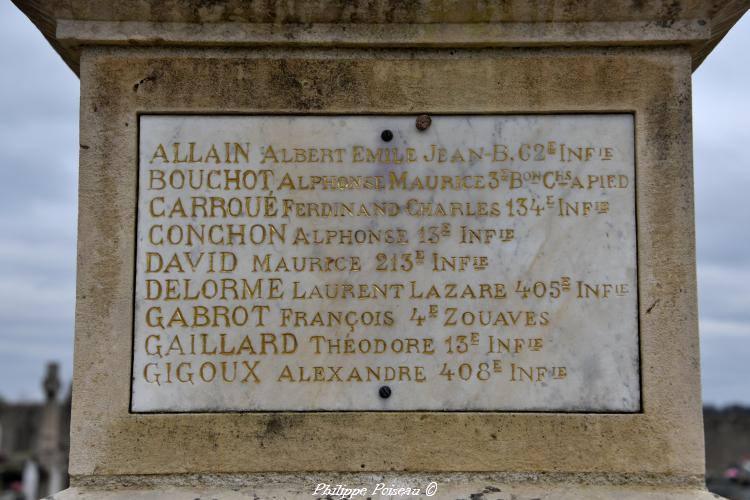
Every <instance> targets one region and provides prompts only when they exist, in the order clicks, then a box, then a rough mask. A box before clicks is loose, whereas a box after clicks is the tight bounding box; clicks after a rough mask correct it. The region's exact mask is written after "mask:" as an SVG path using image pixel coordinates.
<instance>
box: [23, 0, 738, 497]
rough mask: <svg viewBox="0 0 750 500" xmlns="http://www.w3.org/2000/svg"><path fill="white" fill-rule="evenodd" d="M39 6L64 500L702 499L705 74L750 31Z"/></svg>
mask: <svg viewBox="0 0 750 500" xmlns="http://www.w3.org/2000/svg"><path fill="white" fill-rule="evenodd" d="M18 4H19V7H20V8H21V9H23V10H24V11H25V12H26V13H27V14H28V15H29V16H30V17H31V18H32V20H33V21H34V22H35V23H36V24H37V25H38V26H39V27H40V29H41V30H42V31H43V32H44V33H45V35H46V36H47V37H48V39H49V40H50V41H51V43H52V44H53V45H54V46H55V48H56V49H57V50H58V51H59V52H60V53H61V55H62V56H63V58H64V59H65V60H66V62H68V64H69V65H70V66H71V67H72V68H73V69H74V70H75V71H76V72H77V73H78V74H79V75H80V77H81V153H80V164H81V172H80V179H81V180H80V207H79V210H80V223H79V269H78V303H77V326H76V359H75V375H74V392H73V419H72V441H71V470H70V472H71V481H72V483H71V484H72V485H73V486H72V488H71V489H69V490H66V491H65V492H63V493H61V494H60V495H59V497H60V498H78V497H82V498H103V497H107V498H131V497H132V496H133V495H144V496H145V497H154V498H166V497H168V495H174V496H175V498H181V497H182V496H184V495H194V496H201V495H212V496H220V497H227V498H232V497H237V498H244V497H247V496H248V495H249V496H250V497H252V496H253V495H256V496H257V497H261V498H292V497H294V498H296V497H311V498H312V497H315V496H317V497H325V496H326V495H331V496H336V495H338V496H341V494H342V490H336V487H337V486H336V485H345V487H349V488H354V489H356V488H364V489H365V490H366V492H365V493H366V495H365V497H366V496H373V497H377V496H378V495H381V496H382V495H383V494H391V495H394V494H399V493H398V491H397V489H398V488H411V489H412V490H411V492H412V493H413V492H414V490H415V489H419V490H420V494H423V495H426V494H432V495H434V496H436V497H437V498H467V497H469V496H471V495H484V496H483V498H511V495H515V496H516V498H710V496H709V494H708V493H707V492H705V490H704V488H703V485H702V478H703V442H702V441H703V434H702V421H701V400H700V388H699V387H700V386H699V383H700V379H699V373H698V344H697V313H696V300H695V253H694V222H693V212H692V206H693V205H692V199H693V198H692V197H693V194H692V164H691V135H690V134H691V128H690V112H691V111H690V77H691V72H692V70H693V69H694V68H695V67H697V65H698V64H699V63H700V61H701V60H702V59H703V57H705V56H706V54H707V53H708V52H709V51H710V49H711V48H712V47H713V46H714V45H715V44H716V43H718V41H719V40H720V39H721V37H722V36H723V34H724V33H726V31H727V30H728V29H729V28H730V27H731V25H732V24H733V23H734V22H735V21H736V20H737V19H738V18H739V17H740V16H741V15H742V13H743V12H744V11H745V10H746V8H747V4H746V3H745V2H728V3H726V2H710V1H703V2H676V3H675V2H670V3H663V2H649V3H647V4H637V3H632V2H606V3H604V2H602V3H597V4H577V3H560V2H542V3H541V4H538V5H533V6H532V5H529V4H527V3H526V2H506V3H504V4H502V5H489V4H483V3H465V4H464V3H460V4H459V3H456V4H447V3H443V2H421V3H415V4H413V5H410V4H402V3H400V2H389V1H386V0H383V1H377V0H375V1H371V2H362V3H353V4H348V3H343V4H342V3H338V2H328V1H322V2H316V3H309V2H296V1H290V2H278V3H269V4H263V5H260V4H256V3H254V2H233V1H227V2H217V3H210V2H209V3H201V2H190V1H174V2H156V1H154V2H151V1H146V2H139V3H136V4H130V3H123V4H118V5H113V4H111V3H109V2H78V1H75V0H68V1H48V2H25V1H19V2H18ZM378 484H380V485H381V487H380V489H379V490H377V491H375V489H376V488H377V485H378ZM343 487H344V486H342V488H343ZM391 487H393V488H394V490H388V488H391ZM326 488H328V489H326ZM405 493H406V492H405V490H404V491H402V492H401V494H405Z"/></svg>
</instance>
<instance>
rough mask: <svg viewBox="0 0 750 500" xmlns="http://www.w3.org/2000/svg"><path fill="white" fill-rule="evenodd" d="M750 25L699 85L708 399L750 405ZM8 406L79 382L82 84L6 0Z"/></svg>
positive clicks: (703, 72) (0, 304)
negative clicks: (75, 378) (53, 386)
mask: <svg viewBox="0 0 750 500" xmlns="http://www.w3.org/2000/svg"><path fill="white" fill-rule="evenodd" d="M749 51H750V16H745V18H744V19H743V20H742V21H740V23H738V25H737V26H735V28H734V29H733V30H732V31H731V32H730V33H729V35H728V36H727V37H726V38H725V39H724V40H723V41H722V42H721V44H720V45H719V46H718V48H717V49H715V50H714V52H713V53H712V54H711V55H710V56H709V58H708V60H707V61H706V62H704V63H703V65H702V66H701V67H700V69H698V71H697V72H696V73H695V75H694V78H693V83H694V88H693V105H694V108H693V109H694V111H693V117H694V134H693V135H694V140H695V182H696V220H697V234H698V242H697V244H698V279H699V296H700V317H701V320H700V326H701V349H702V356H703V358H702V365H703V367H702V372H703V391H704V401H706V402H707V403H713V404H717V405H725V404H730V403H735V402H739V403H745V404H750V204H749V203H750V202H749V201H748V200H749V199H750V93H749V92H748V88H750V64H748V62H750V60H749V59H748V52H749ZM0 68H1V69H0V397H3V398H5V399H9V400H20V399H24V400H29V399H39V398H41V397H42V392H41V378H42V376H43V372H44V366H45V363H46V362H47V361H57V362H59V363H60V364H61V366H62V373H63V376H64V378H65V381H66V382H68V381H69V380H70V375H71V370H72V357H73V309H74V303H75V246H76V196H77V193H76V184H77V154H78V79H77V78H76V77H75V75H74V74H73V73H72V72H71V71H70V70H69V69H68V68H67V66H65V64H64V63H63V62H62V60H61V59H60V58H59V57H58V55H57V54H56V53H55V51H54V50H53V49H52V48H51V47H50V46H49V45H48V44H47V42H46V41H45V40H44V38H43V37H42V35H41V34H39V32H38V31H37V30H36V29H35V28H34V27H33V26H32V24H31V23H30V22H29V21H28V20H27V19H26V18H25V17H24V16H23V15H22V14H21V13H20V12H19V11H18V10H16V8H15V7H14V6H13V5H12V4H11V3H10V2H8V1H4V0H0Z"/></svg>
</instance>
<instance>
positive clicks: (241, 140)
mask: <svg viewBox="0 0 750 500" xmlns="http://www.w3.org/2000/svg"><path fill="white" fill-rule="evenodd" d="M415 119H416V117H415V116H177V115H144V116H141V118H140V123H139V126H140V130H139V137H140V139H139V141H140V142H139V165H138V169H139V181H138V217H137V248H136V254H137V255H136V273H135V301H134V304H135V306H134V332H133V335H134V356H133V374H132V375H133V383H132V411H134V412H222V411H283V410H291V411H308V410H332V411H337V410H348V411H357V410H360V411H373V410H387V411H404V410H448V411H451V410H452V411H458V410H467V411H555V412H589V411H595V412H634V411H639V410H640V386H639V358H638V296H637V290H638V285H637V269H636V228H635V178H634V175H635V170H634V163H635V162H634V142H633V141H634V130H633V116H632V115H630V114H589V115H581V114H570V115H565V114H561V115H517V116H516V115H511V116H433V117H432V123H431V125H430V126H429V127H428V128H427V129H426V130H418V129H417V127H416V126H415Z"/></svg>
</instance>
